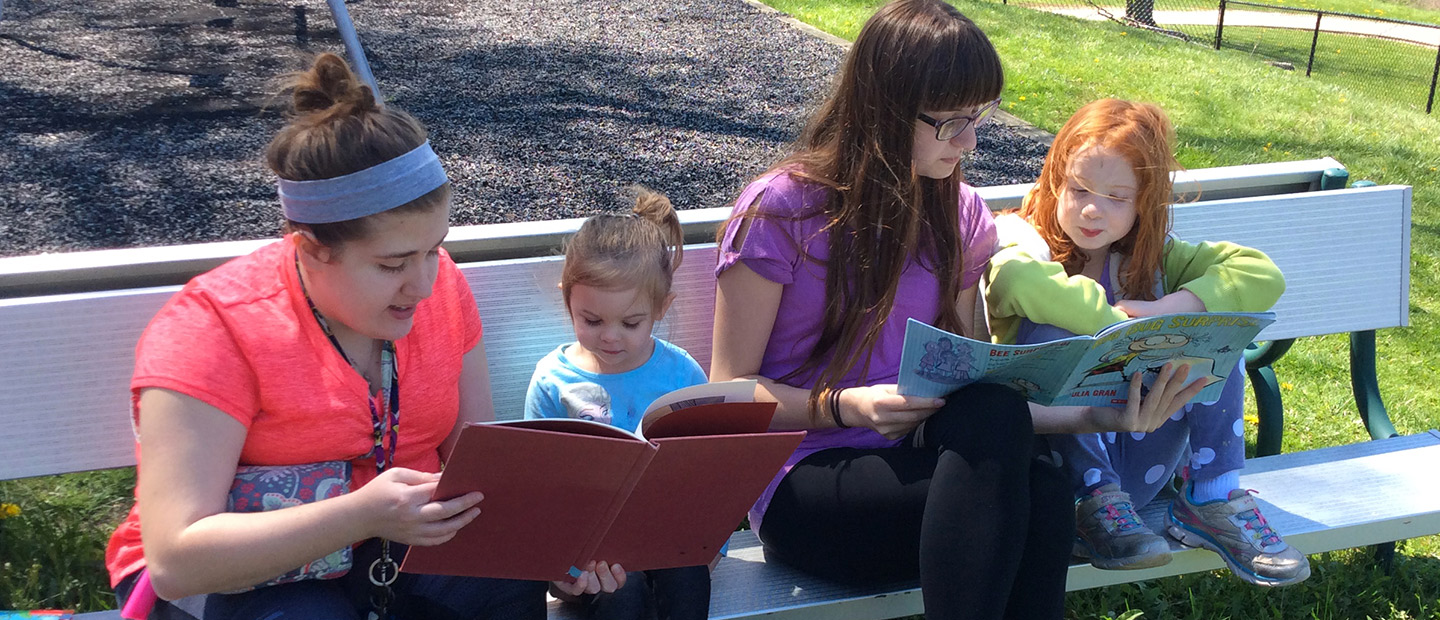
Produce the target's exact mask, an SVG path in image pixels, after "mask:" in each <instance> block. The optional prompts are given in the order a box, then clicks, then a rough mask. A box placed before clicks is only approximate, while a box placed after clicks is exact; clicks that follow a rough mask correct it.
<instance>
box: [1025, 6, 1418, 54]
mask: <svg viewBox="0 0 1440 620" xmlns="http://www.w3.org/2000/svg"><path fill="white" fill-rule="evenodd" d="M1245 1H1247V2H1253V3H1255V4H1273V5H1275V6H1280V7H1289V8H1296V9H1309V10H1312V11H1330V12H1335V13H1349V14H1352V15H1359V16H1363V17H1381V18H1385V19H1399V20H1404V21H1411V22H1418V23H1422V24H1436V25H1440V10H1436V9H1434V8H1426V7H1423V6H1416V5H1415V4H1409V3H1405V2H1385V1H1384V0H1245ZM1010 4H1019V5H1024V6H1030V7H1041V6H1051V7H1065V6H1089V5H1091V4H1094V5H1095V6H1100V7H1105V8H1114V7H1119V8H1124V7H1125V0H1011V2H1010ZM1219 7H1220V1H1219V0H1155V8H1154V10H1156V11H1214V10H1217V9H1218V8H1219ZM1230 8H1231V9H1234V10H1240V11H1262V10H1265V9H1263V8H1260V7H1253V6H1245V5H1232V6H1231V7H1230ZM1208 36H1214V28H1213V27H1212V28H1211V34H1210V35H1208ZM1432 51H1433V48H1432ZM1431 58H1432V59H1433V58H1434V55H1433V54H1432V55H1431Z"/></svg>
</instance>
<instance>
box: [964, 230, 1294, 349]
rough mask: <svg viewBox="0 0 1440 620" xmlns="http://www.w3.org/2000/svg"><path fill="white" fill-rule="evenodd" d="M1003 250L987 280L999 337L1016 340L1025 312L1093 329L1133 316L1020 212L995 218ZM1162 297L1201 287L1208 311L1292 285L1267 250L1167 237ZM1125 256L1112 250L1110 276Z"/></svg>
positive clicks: (1271, 298) (1037, 319) (1270, 301)
mask: <svg viewBox="0 0 1440 620" xmlns="http://www.w3.org/2000/svg"><path fill="white" fill-rule="evenodd" d="M995 224H996V229H997V233H998V236H999V244H998V250H997V252H996V253H995V255H994V256H993V257H991V259H990V269H989V270H988V272H987V273H986V277H985V279H984V282H983V284H982V286H983V287H984V288H983V292H984V294H985V305H986V315H987V319H988V320H989V324H990V333H991V338H992V340H993V341H994V342H997V343H1005V344H1010V343H1014V342H1015V336H1016V332H1017V331H1018V330H1019V329H1020V319H1029V320H1030V321H1031V322H1033V323H1042V324H1047V325H1054V326H1056V327H1059V328H1061V329H1064V330H1066V331H1069V332H1072V333H1076V334H1093V333H1095V332H1098V331H1100V330H1101V329H1104V328H1105V327H1107V326H1109V325H1112V324H1115V323H1118V322H1120V321H1123V320H1125V319H1127V318H1129V317H1128V316H1126V315H1125V313H1124V312H1121V311H1120V310H1117V309H1116V308H1115V307H1114V306H1111V305H1110V304H1109V303H1108V302H1107V301H1106V298H1105V290H1104V289H1103V288H1101V287H1100V283H1098V282H1096V281H1094V280H1091V279H1090V278H1087V277H1085V276H1079V275H1076V276H1072V275H1067V274H1066V273H1065V267H1064V266H1062V265H1061V264H1060V263H1057V262H1054V261H1052V260H1050V247H1049V246H1048V245H1047V244H1046V243H1045V240H1044V239H1043V238H1042V237H1040V233H1038V232H1036V230H1035V229H1034V228H1033V227H1032V226H1031V225H1030V224H1029V223H1028V222H1026V221H1025V220H1023V219H1021V218H1020V216H1018V215H1015V214H1008V215H1002V216H1000V217H997V218H995ZM1164 252H1165V256H1164V259H1163V260H1162V261H1161V265H1160V274H1159V276H1160V277H1158V278H1157V285H1156V291H1155V297H1156V298H1157V299H1158V298H1160V297H1163V296H1165V295H1168V294H1170V293H1173V292H1175V291H1177V290H1180V289H1185V290H1188V291H1190V292H1191V293H1194V294H1195V296H1196V297H1199V298H1200V301H1202V302H1204V303H1205V309H1206V310H1207V311H1209V312H1264V311H1266V310H1269V309H1270V307H1271V306H1274V305H1275V302H1276V301H1278V300H1279V299H1280V294H1281V293H1284V292H1285V277H1284V276H1283V275H1282V274H1281V273H1280V269H1279V268H1278V267H1276V266H1275V263H1274V262H1273V261H1271V260H1270V257H1268V256H1266V255H1265V253H1264V252H1261V251H1259V250H1256V249H1253V248H1247V247H1244V246H1241V245H1236V244H1233V243H1227V242H1223V241H1206V242H1202V243H1189V242H1186V241H1182V240H1180V239H1177V238H1176V237H1175V236H1173V235H1171V237H1170V239H1169V240H1167V241H1166V243H1165V250H1164ZM1123 260H1124V258H1123V257H1122V256H1121V255H1119V254H1112V255H1111V256H1110V261H1109V264H1110V282H1111V283H1118V282H1119V279H1118V271H1119V268H1120V265H1121V264H1122V262H1123Z"/></svg>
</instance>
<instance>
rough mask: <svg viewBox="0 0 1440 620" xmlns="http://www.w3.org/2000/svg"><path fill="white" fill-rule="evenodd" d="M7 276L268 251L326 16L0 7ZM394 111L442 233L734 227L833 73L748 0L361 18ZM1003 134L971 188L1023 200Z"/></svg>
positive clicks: (388, 8)
mask: <svg viewBox="0 0 1440 620" xmlns="http://www.w3.org/2000/svg"><path fill="white" fill-rule="evenodd" d="M3 3H4V4H3V11H4V13H3V15H0V256H10V255H19V254H31V253H37V252H53V251H74V250H84V249H99V248H114V247H132V246H146V245H168V244H178V243H195V242H203V241H222V240H236V239H256V238H264V237H270V236H274V235H275V234H276V233H277V232H278V226H279V209H278V206H277V205H276V203H275V199H274V185H273V179H272V178H271V177H270V175H269V174H268V173H267V172H266V171H265V169H264V167H263V166H262V165H261V163H260V154H261V151H262V149H263V148H264V145H265V143H266V142H267V141H268V139H269V137H270V136H271V135H272V134H273V133H274V131H275V130H276V129H277V128H279V127H280V126H281V124H282V123H283V118H282V110H283V109H284V107H285V102H284V101H280V100H277V99H275V98H274V97H273V96H272V95H271V93H273V92H274V91H275V83H274V78H275V77H276V76H278V75H280V74H282V73H285V72H287V71H294V70H298V69H300V68H303V67H304V66H305V65H306V62H307V59H308V58H309V57H310V56H311V55H313V54H315V53H318V52H322V51H334V52H338V53H343V47H342V45H341V43H340V40H339V36H338V35H337V33H336V29H335V26H334V23H333V21H332V19H331V16H330V12H329V9H328V7H327V6H326V4H325V2H323V0H291V1H289V2H281V1H279V0H169V1H155V0H104V1H96V0H3ZM348 7H349V11H350V13H351V16H352V18H353V19H354V21H355V24H356V27H357V28H358V30H359V33H360V38H361V40H362V41H363V42H364V45H365V47H366V50H367V54H368V56H369V59H370V62H371V65H372V68H373V70H374V72H375V75H376V78H377V80H378V81H379V83H380V88H381V90H382V91H383V95H384V96H385V98H386V99H387V100H388V101H390V102H391V104H393V105H396V106H399V107H401V108H402V109H405V110H407V111H409V112H410V113H411V114H414V115H415V116H416V117H418V118H419V119H420V120H421V121H422V122H424V123H425V124H426V125H427V126H428V127H429V129H430V132H431V139H432V141H433V143H434V144H435V148H436V150H437V151H438V152H439V153H440V154H441V157H442V158H443V159H444V161H445V163H446V165H447V167H448V170H449V172H450V175H451V179H452V181H453V182H454V184H455V189H456V198H455V207H456V209H455V217H454V220H453V221H454V223H455V224H480V223H493V222H514V221H526V220H538V219H556V218H565V217H578V216H584V215H590V214H594V213H599V212H604V211H613V210H617V209H622V208H628V204H627V202H626V198H625V194H624V188H625V187H626V186H629V185H631V184H635V183H643V184H646V185H649V186H651V187H653V188H655V189H657V190H660V191H663V192H665V193H666V194H668V195H670V197H671V198H672V200H674V202H675V204H676V205H677V206H678V207H679V208H682V209H688V208H702V207H717V206H728V204H729V203H730V201H732V200H733V199H734V196H735V195H736V193H737V191H738V190H739V189H740V187H742V186H743V185H744V183H745V181H746V180H748V179H749V178H750V177H752V176H753V175H755V174H757V173H758V172H760V171H762V170H764V169H765V168H766V167H767V166H768V165H769V164H770V163H772V162H774V161H775V160H776V159H778V158H779V157H780V156H782V155H783V154H784V153H785V152H786V148H787V146H788V145H789V143H790V142H791V141H792V140H793V139H794V137H795V135H796V133H797V131H798V130H799V126H800V123H802V122H803V119H804V118H805V116H806V113H807V111H808V110H809V109H810V107H811V106H813V105H814V104H815V103H816V102H817V101H818V100H819V99H820V98H821V97H822V96H823V95H824V93H825V91H826V90H827V89H828V87H829V84H830V78H831V76H832V75H833V74H834V72H835V70H836V67H837V65H838V63H839V60H840V57H841V55H842V54H843V50H842V49H841V48H840V47H838V46H836V45H834V44H832V43H829V42H826V41H823V40H821V39H819V38H816V37H814V36H812V35H810V34H807V33H805V32H801V31H800V30H797V29H795V28H793V27H791V26H789V25H787V24H785V23H782V21H781V20H779V19H778V18H777V16H776V14H774V13H772V12H768V11H763V10H761V9H758V8H756V7H754V6H752V5H749V4H746V3H745V2H743V1H742V0H665V1H657V0H523V1H519V2H516V1H511V0H503V1H497V0H469V1H466V0H357V1H353V2H350V3H349V5H348ZM1045 150H1046V145H1045V143H1044V141H1043V140H1040V139H1037V138H1035V137H1033V135H1032V134H1030V133H1027V132H1023V131H1016V130H1014V129H1011V128H1008V127H1004V126H1002V125H999V124H991V125H989V126H987V128H986V129H985V130H983V132H982V134H981V137H980V149H979V152H978V154H977V156H976V157H975V160H974V161H973V162H972V163H971V164H970V165H969V167H968V168H967V177H968V178H969V180H970V181H971V182H972V183H973V184H975V185H997V184H1004V183H1019V182H1027V181H1031V180H1034V178H1035V176H1036V175H1037V174H1038V173H1039V169H1040V164H1041V162H1042V158H1043V157H1044V153H1045Z"/></svg>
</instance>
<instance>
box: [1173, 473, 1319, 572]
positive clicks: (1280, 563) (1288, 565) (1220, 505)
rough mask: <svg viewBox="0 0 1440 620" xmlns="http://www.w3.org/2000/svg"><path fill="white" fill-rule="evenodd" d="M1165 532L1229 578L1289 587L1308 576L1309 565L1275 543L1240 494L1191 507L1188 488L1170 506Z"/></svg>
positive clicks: (1290, 549)
mask: <svg viewBox="0 0 1440 620" xmlns="http://www.w3.org/2000/svg"><path fill="white" fill-rule="evenodd" d="M1168 531H1169V532H1170V535H1171V536H1174V537H1175V538H1176V539H1177V540H1179V541H1180V542H1182V543H1185V544H1187V545H1189V546H1191V547H1205V548H1206V549H1209V550H1211V551H1214V552H1215V553H1218V554H1220V557H1221V558H1222V559H1224V560H1225V564H1226V565H1227V566H1229V567H1230V572H1232V573H1235V576H1236V577H1239V578H1241V579H1243V580H1245V581H1248V582H1250V583H1253V584H1255V585H1258V586H1288V585H1291V584H1296V583H1300V582H1302V581H1305V579H1306V578H1307V577H1309V576H1310V560H1308V559H1306V558H1305V554H1303V553H1300V551H1299V550H1298V549H1296V548H1294V547H1291V546H1290V545H1288V544H1286V543H1285V541H1284V540H1281V539H1280V535H1279V534H1277V533H1275V529H1274V528H1272V527H1270V522H1269V521H1266V520H1265V516H1264V515H1261V514H1260V505H1259V504H1257V503H1255V498H1254V497H1253V496H1251V495H1250V492H1249V491H1246V490H1244V489H1235V490H1234V491H1231V492H1230V497H1229V498H1228V499H1227V500H1218V499H1217V500H1213V501H1208V502H1201V503H1198V504H1196V503H1192V502H1191V501H1190V483H1188V482H1187V483H1186V484H1185V487H1184V488H1183V489H1182V490H1181V492H1180V495H1179V496H1178V497H1176V498H1175V500H1174V501H1172V502H1171V503H1170V527H1169V528H1168Z"/></svg>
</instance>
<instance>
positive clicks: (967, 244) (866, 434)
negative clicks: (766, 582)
mask: <svg viewBox="0 0 1440 620" xmlns="http://www.w3.org/2000/svg"><path fill="white" fill-rule="evenodd" d="M829 191H830V190H829V189H828V188H826V187H824V186H822V185H819V184H816V183H813V182H807V181H804V180H802V179H798V178H796V177H794V176H791V175H790V174H788V173H787V172H786V171H785V170H773V171H770V172H768V173H766V174H765V175H764V176H761V177H760V178H759V179H756V180H755V181H754V182H752V183H750V185H749V186H747V187H746V188H745V191H744V192H742V193H741V194H740V198H739V199H738V200H736V202H735V207H734V209H735V210H734V212H735V213H744V212H745V211H746V210H747V209H748V208H749V207H750V206H751V205H752V204H756V198H757V197H759V203H758V205H759V209H760V212H761V213H763V214H766V215H768V216H769V217H758V218H752V219H751V220H750V222H751V223H750V228H749V230H748V232H747V233H746V235H745V240H744V243H743V244H742V245H741V246H740V247H735V233H736V232H737V231H738V230H739V229H740V222H741V220H740V219H738V218H737V219H734V220H731V222H730V224H729V227H728V228H727V229H726V231H725V237H724V239H723V240H722V242H721V244H720V252H719V256H720V258H719V264H718V265H717V266H716V267H715V275H716V276H719V275H720V274H721V273H722V272H724V271H725V270H726V269H728V268H730V266H731V265H734V264H735V262H736V261H741V260H743V261H745V266H746V267H749V268H750V269H751V270H752V271H754V272H755V273H757V274H760V276H761V277H763V278H765V279H767V280H770V281H772V282H776V283H778V284H782V285H784V290H783V292H782V293H781V296H780V307H779V309H778V311H777V312H776V314H775V324H774V326H773V327H772V328H771V331H770V340H769V341H768V342H767V343H766V345H765V356H764V358H763V359H762V360H761V362H760V375H761V376H764V377H770V378H772V379H778V378H780V377H783V376H785V375H788V374H790V373H791V372H793V371H795V370H797V369H799V368H800V367H801V366H802V365H803V364H804V363H805V360H806V359H807V358H808V357H809V355H810V351H811V350H812V349H813V348H814V346H815V342H816V340H818V339H819V337H820V331H821V328H822V326H823V321H824V305H825V263H824V261H825V260H826V259H827V258H828V256H829V245H828V236H827V235H825V234H824V233H823V227H824V225H825V221H826V220H825V217H824V216H823V213H822V211H821V209H822V205H823V204H824V199H825V196H826V194H827V192H829ZM959 222H960V234H959V239H960V246H961V248H962V250H963V252H962V254H961V260H962V275H961V285H962V288H970V287H972V286H975V285H976V284H977V283H979V281H980V275H981V274H982V273H983V272H984V270H985V265H986V263H987V262H988V261H989V260H990V255H991V254H993V253H994V251H995V244H996V237H995V221H994V219H993V218H992V217H991V215H990V210H989V208H987V207H986V206H985V201H984V200H982V199H981V198H980V196H979V195H977V194H976V193H975V190H974V188H971V187H970V186H969V185H965V184H963V183H962V184H961V185H960V217H959ZM802 248H803V249H802ZM939 316H940V284H939V281H938V280H936V278H935V276H934V274H932V273H931V272H930V271H929V270H928V269H927V267H926V266H925V265H924V264H922V263H921V262H918V261H916V260H915V259H913V258H912V259H911V261H910V262H909V263H908V264H907V265H906V267H905V271H904V272H903V273H902V274H901V276H900V287H899V289H898V290H897V291H896V293H895V306H894V308H893V309H892V310H891V312H890V316H888V317H886V319H885V325H884V327H883V328H882V329H881V332H880V337H879V339H878V340H877V341H876V343H875V348H874V349H873V351H872V352H871V354H870V373H869V376H868V377H867V378H865V379H863V380H862V378H861V377H860V371H861V369H860V367H859V366H860V365H859V364H857V365H856V368H854V369H853V370H852V371H851V372H850V373H849V374H847V375H846V376H845V378H844V380H843V381H842V382H841V383H840V387H852V386H857V385H874V384H883V383H894V382H895V380H896V377H897V376H898V375H899V369H900V351H901V348H902V347H903V345H904V340H905V319H908V318H914V319H916V320H918V321H923V322H925V323H929V324H934V323H935V321H936V320H937V319H938V318H939ZM826 362H828V359H826V360H822V363H821V367H822V368H823V367H824V365H825V363H826ZM811 374H812V375H813V373H811ZM786 382H787V383H789V384H790V385H793V386H795V387H801V388H807V389H808V388H811V387H813V386H814V383H815V377H814V376H806V377H798V378H792V379H789V380H787V381H786ZM897 444H898V442H897V441H892V440H888V439H885V438H884V437H882V436H881V435H880V434H879V433H876V432H875V431H873V430H871V429H868V428H851V429H817V430H811V431H810V432H809V434H808V435H807V436H806V438H805V440H804V441H803V442H801V443H800V447H799V448H797V449H796V450H795V453H794V454H793V455H791V456H790V459H789V460H788V461H786V463H785V467H784V468H782V469H781V471H780V474H779V475H778V476H777V477H776V478H775V480H773V481H771V483H770V486H769V487H767V488H766V489H765V492H764V493H763V494H762V495H761V496H760V499H759V501H757V502H756V503H755V507H754V508H753V509H752V510H751V512H750V523H751V525H752V527H754V528H756V529H757V530H758V529H759V527H760V521H761V518H762V517H763V515H764V512H765V508H767V507H768V506H769V505H770V498H771V496H772V495H773V494H774V492H775V487H776V486H777V485H778V484H779V483H780V479H781V478H783V477H784V476H785V474H787V473H789V471H790V468H791V467H792V466H794V465H795V463H797V462H799V461H800V460H801V459H803V458H805V457H806V456H808V455H810V454H812V453H814V452H816V451H819V450H823V449H825V448H835V447H854V448H884V447H891V446H895V445H897Z"/></svg>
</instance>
